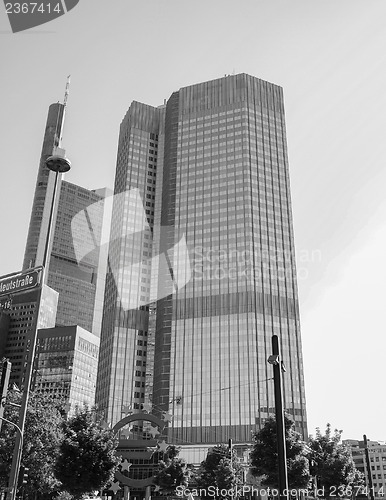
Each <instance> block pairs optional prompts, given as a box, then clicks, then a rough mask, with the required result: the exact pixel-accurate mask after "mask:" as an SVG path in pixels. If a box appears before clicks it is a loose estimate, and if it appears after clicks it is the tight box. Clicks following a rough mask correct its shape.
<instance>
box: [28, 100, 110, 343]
mask: <svg viewBox="0 0 386 500" xmlns="http://www.w3.org/2000/svg"><path fill="white" fill-rule="evenodd" d="M64 114H65V106H64V105H63V104H60V103H56V104H52V105H51V106H50V107H49V111H48V117H47V123H46V129H45V134H44V140H43V147H42V153H41V158H40V165H39V171H38V176H37V181H36V189H35V197H34V201H33V206H32V212H31V221H30V226H29V231H28V238H27V244H26V250H25V255H24V263H23V269H29V268H31V267H35V266H39V265H41V263H42V261H43V254H44V248H45V242H46V237H47V229H48V220H49V214H50V209H51V201H52V196H53V189H54V178H55V173H54V172H51V171H50V170H49V169H48V168H47V167H46V166H45V160H46V159H47V158H48V157H49V156H51V155H52V154H54V153H56V152H57V151H58V147H59V146H60V144H61V142H60V141H61V135H62V129H63V123H64ZM58 191H59V193H60V194H59V196H58V197H57V203H56V206H55V208H54V218H53V238H52V243H51V246H50V252H49V263H48V273H47V280H46V282H47V284H48V285H49V286H50V287H51V288H53V289H54V290H56V291H57V292H59V302H58V311H57V324H58V325H61V326H69V325H74V324H77V325H79V326H81V327H82V328H85V329H86V330H88V331H92V332H93V333H95V334H96V335H100V328H101V312H100V311H101V309H102V304H103V293H104V279H100V276H101V275H103V276H104V275H105V271H106V267H105V265H103V264H102V263H101V253H100V240H101V234H102V224H103V217H104V203H103V200H104V198H105V196H106V194H107V193H106V190H105V189H100V190H88V189H85V188H82V187H80V186H77V185H75V184H72V183H69V182H66V181H64V180H62V175H61V176H60V178H59V182H58ZM90 211H91V212H92V216H91V217H89V227H88V230H87V231H86V232H84V233H83V234H78V233H77V230H76V228H75V229H74V226H72V221H73V219H74V217H75V216H76V215H77V214H79V213H85V214H86V216H87V217H88V216H89V212H90ZM83 239H88V240H90V241H89V242H88V243H87V242H85V241H83ZM74 240H75V242H74ZM76 240H78V241H76ZM76 243H78V244H80V245H88V247H92V248H93V249H94V251H92V252H90V253H89V254H87V255H84V256H83V259H82V260H81V261H80V262H79V261H78V259H77V255H76V249H75V248H74V245H76ZM106 259H107V255H106ZM106 262H107V261H106ZM100 287H102V289H101V290H100V289H99V288H100Z"/></svg>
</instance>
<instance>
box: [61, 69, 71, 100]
mask: <svg viewBox="0 0 386 500" xmlns="http://www.w3.org/2000/svg"><path fill="white" fill-rule="evenodd" d="M70 78H71V75H68V77H67V82H66V90H65V91H64V99H63V106H64V107H66V106H67V100H68V94H69V92H70Z"/></svg>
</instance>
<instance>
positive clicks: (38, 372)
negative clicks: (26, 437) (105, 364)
mask: <svg viewBox="0 0 386 500" xmlns="http://www.w3.org/2000/svg"><path fill="white" fill-rule="evenodd" d="M98 354H99V337H97V336H96V335H94V334H92V333H90V332H88V331H87V330H84V329H83V328H81V327H79V326H76V325H73V326H65V327H56V328H45V329H41V330H39V332H38V344H37V348H36V357H35V370H34V377H33V379H32V387H33V389H34V391H36V392H43V393H46V394H51V395H54V396H58V397H63V398H64V400H65V401H66V403H67V405H69V406H68V409H69V411H70V412H74V411H75V410H76V408H77V407H82V406H83V405H84V404H85V405H88V406H89V407H91V406H93V405H94V403H95V387H96V375H97V367H98Z"/></svg>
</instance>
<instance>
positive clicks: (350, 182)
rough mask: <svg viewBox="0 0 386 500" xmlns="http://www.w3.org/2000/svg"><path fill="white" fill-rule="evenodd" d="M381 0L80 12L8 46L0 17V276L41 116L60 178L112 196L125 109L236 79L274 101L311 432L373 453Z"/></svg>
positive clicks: (105, 7) (385, 411) (16, 255)
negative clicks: (279, 104)
mask: <svg viewBox="0 0 386 500" xmlns="http://www.w3.org/2000/svg"><path fill="white" fill-rule="evenodd" d="M385 24H386V3H385V1H384V0H371V1H369V0H323V1H316V0H290V1H289V0H239V1H237V2H236V1H235V0H232V1H231V0H195V1H190V2H188V1H186V0H146V1H145V0H138V1H132V0H114V1H112V2H102V1H101V0H80V3H79V4H78V5H77V6H76V7H75V8H74V9H73V10H71V11H70V12H69V13H67V14H66V15H64V16H62V17H60V18H58V19H56V20H54V21H52V22H50V23H48V24H45V25H42V26H40V27H38V28H35V29H32V30H29V31H25V32H21V33H19V34H12V33H11V31H10V26H9V23H8V20H7V18H6V14H5V9H4V8H3V7H1V6H0V47H1V48H0V58H1V74H2V78H1V80H0V88H1V92H0V110H1V114H0V138H1V170H0V172H1V178H0V179H1V180H0V183H1V184H0V186H1V189H0V214H1V221H2V223H1V239H0V257H1V258H0V275H3V274H6V273H10V272H13V271H17V270H19V269H20V268H21V266H22V261H23V255H24V246H25V241H26V237H27V230H28V224H29V218H30V211H31V206H32V199H33V194H34V189H35V182H36V175H37V168H38V161H39V157H40V151H41V145H42V138H43V133H44V127H45V121H46V116H47V109H48V106H49V105H50V104H51V103H53V102H57V101H62V100H63V95H64V88H65V84H66V77H67V75H68V74H71V88H70V95H69V100H68V109H67V117H66V124H65V130H64V140H63V147H65V149H66V151H67V154H68V156H69V158H70V159H71V161H72V165H73V168H72V170H71V172H70V173H69V174H67V177H66V179H67V180H68V181H70V182H74V183H77V184H80V185H82V186H84V187H87V188H90V189H92V188H100V187H104V186H108V187H110V188H112V187H113V182H114V173H115V172H114V171H115V160H116V149H117V140H118V132H119V124H120V122H121V120H122V118H123V116H124V114H125V112H126V110H127V108H128V106H129V105H130V103H131V101H132V100H137V101H140V102H144V103H147V104H150V105H154V106H157V105H159V104H162V103H163V102H164V99H167V98H168V97H169V96H170V94H171V93H172V92H173V91H175V90H178V89H179V88H180V87H183V86H187V85H191V84H194V83H198V82H202V81H206V80H211V79H215V78H219V77H222V76H224V74H231V73H233V72H234V73H249V74H251V75H253V76H256V77H258V78H262V79H265V80H268V81H270V82H273V83H276V84H278V85H281V86H282V87H283V88H284V96H285V110H286V121H287V135H288V149H289V159H290V174H291V186H292V202H293V216H294V227H295V240H296V250H297V255H298V271H299V293H300V308H301V318H302V338H303V355H304V364H305V380H306V396H307V404H308V417H309V418H308V420H309V431H310V433H314V432H315V427H317V426H319V427H321V428H324V427H325V425H326V423H327V422H330V423H331V425H332V426H333V427H337V428H339V429H343V430H344V434H343V437H344V438H351V439H361V438H362V435H363V434H364V433H366V434H367V436H368V437H369V438H370V439H372V440H386V428H385V422H386V402H385V395H384V388H383V383H384V381H385V373H384V368H383V366H384V363H385V361H384V360H385V350H386V349H385V347H386V340H385V325H384V323H385V322H384V311H385V303H386V292H385V283H386V264H385V243H386V200H385V195H384V193H385V185H386V184H385V181H386V169H385V168H384V167H385V164H386V141H385V133H386V126H385V116H386V92H385V89H386V30H385Z"/></svg>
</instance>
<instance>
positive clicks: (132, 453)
mask: <svg viewBox="0 0 386 500" xmlns="http://www.w3.org/2000/svg"><path fill="white" fill-rule="evenodd" d="M132 422H150V423H151V424H154V425H155V426H156V427H153V426H151V431H149V433H150V434H151V435H152V436H153V438H155V436H156V435H157V434H160V432H158V431H157V427H158V428H159V429H160V431H161V432H162V431H163V429H164V427H165V425H166V422H165V421H164V420H161V419H160V418H158V417H156V416H155V415H151V414H149V413H134V414H132V415H128V416H127V417H124V418H122V420H120V421H119V422H118V423H116V424H115V425H114V427H113V431H114V432H115V433H116V434H117V433H118V432H119V431H120V430H121V429H122V428H123V427H125V426H126V425H127V424H130V423H132ZM157 445H159V451H166V443H165V441H163V442H162V443H159V442H158V441H157V440H156V439H119V444H118V447H117V452H118V453H119V454H120V455H121V456H122V457H123V458H124V459H125V460H124V462H122V464H121V467H122V471H123V470H129V467H130V466H131V464H130V463H129V461H130V459H132V460H133V459H135V460H141V459H142V460H150V459H151V457H152V455H153V454H154V451H155V450H154V449H153V450H149V449H148V448H151V447H156V446H157ZM128 460H129V461H128ZM122 471H120V470H118V471H117V472H116V473H115V479H116V480H117V481H119V482H120V483H122V484H123V485H126V486H130V487H131V488H145V487H146V486H151V485H152V484H154V478H155V476H149V477H147V478H144V479H134V478H131V477H129V476H126V475H125V474H123V472H122Z"/></svg>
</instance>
